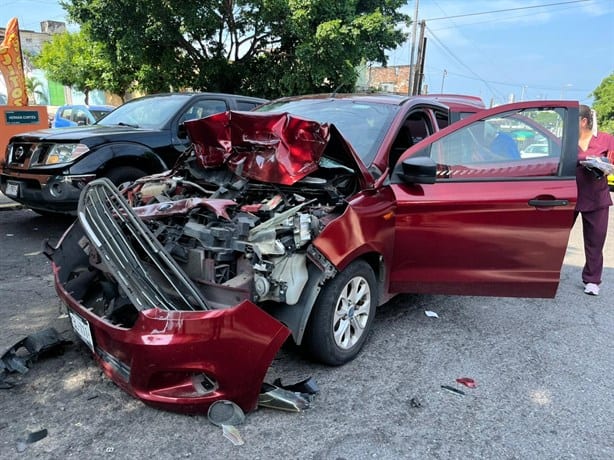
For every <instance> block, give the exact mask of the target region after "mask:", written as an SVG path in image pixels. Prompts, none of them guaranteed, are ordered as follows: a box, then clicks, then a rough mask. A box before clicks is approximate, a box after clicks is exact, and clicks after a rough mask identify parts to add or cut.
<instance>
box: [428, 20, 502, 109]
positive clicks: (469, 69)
mask: <svg viewBox="0 0 614 460" xmlns="http://www.w3.org/2000/svg"><path fill="white" fill-rule="evenodd" d="M426 29H427V30H428V31H429V33H430V34H431V38H432V39H433V40H435V42H436V43H437V44H438V45H439V46H440V47H441V48H443V49H444V50H445V51H446V52H447V53H448V54H449V55H450V56H451V57H452V58H453V59H454V60H455V61H456V62H458V63H459V64H460V65H461V66H463V67H464V68H465V69H466V70H467V71H468V72H469V73H471V74H472V75H473V76H475V78H476V79H478V80H479V81H481V82H482V83H484V85H485V86H486V87H487V88H488V89H489V90H490V92H491V93H492V94H497V95H498V96H499V97H501V98H502V99H505V96H504V95H503V94H502V93H500V92H499V91H497V90H495V89H494V88H492V87H491V86H490V85H489V83H488V81H487V80H485V79H484V78H482V77H480V76H479V75H478V74H477V73H476V72H475V71H474V70H473V69H472V68H471V67H469V66H468V65H467V64H465V63H464V62H463V61H461V60H460V58H458V57H457V56H456V55H455V54H454V53H453V52H452V51H451V50H450V48H448V47H447V46H446V45H444V44H443V42H442V41H441V40H439V38H437V36H436V35H435V34H434V33H433V31H432V30H431V29H430V28H429V26H426Z"/></svg>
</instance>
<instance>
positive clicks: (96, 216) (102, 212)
mask: <svg viewBox="0 0 614 460" xmlns="http://www.w3.org/2000/svg"><path fill="white" fill-rule="evenodd" d="M78 215H79V221H80V223H81V226H82V227H83V230H84V231H85V233H86V235H87V236H88V237H89V239H90V242H91V243H92V244H93V245H94V246H95V247H96V249H97V251H98V254H99V255H100V257H101V259H102V261H103V263H104V264H105V265H106V266H107V267H108V269H109V270H110V272H111V273H112V274H113V276H114V277H115V279H116V281H117V283H118V284H119V285H120V286H121V288H122V289H123V290H124V292H125V293H126V295H127V296H128V298H129V299H130V300H131V301H132V303H133V305H134V306H135V308H137V309H138V310H145V309H149V308H161V309H163V310H208V307H207V305H206V302H205V300H204V299H203V297H202V295H201V294H200V292H199V291H198V288H197V287H196V286H195V285H194V284H193V283H192V281H191V280H190V279H189V278H188V277H187V275H186V274H185V273H184V272H183V271H182V270H181V268H180V267H179V266H178V265H177V263H176V262H175V260H174V259H173V258H172V257H171V256H170V255H169V254H168V253H167V251H166V250H165V249H164V247H163V246H162V244H161V243H160V242H159V241H158V240H157V239H156V238H155V237H154V236H153V234H152V233H151V232H150V231H149V229H148V228H147V227H146V226H145V224H144V223H143V222H142V221H141V220H140V219H139V218H138V217H137V216H136V214H135V213H134V212H133V211H132V209H131V208H130V206H129V205H128V203H127V202H126V200H124V198H123V197H122V196H121V195H120V193H119V192H118V190H117V189H116V188H115V186H114V185H113V184H112V183H111V181H109V180H108V179H105V178H101V179H97V180H95V181H92V182H90V183H89V184H88V185H87V186H86V187H85V188H84V190H83V192H82V193H81V196H80V198H79V207H78Z"/></svg>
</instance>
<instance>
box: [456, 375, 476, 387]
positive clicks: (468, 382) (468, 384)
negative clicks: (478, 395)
mask: <svg viewBox="0 0 614 460" xmlns="http://www.w3.org/2000/svg"><path fill="white" fill-rule="evenodd" d="M456 381H457V382H458V383H460V384H461V385H465V386H466V387H469V388H475V387H476V383H475V380H473V379H472V378H469V377H461V378H458V379H456Z"/></svg>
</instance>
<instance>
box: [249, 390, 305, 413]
mask: <svg viewBox="0 0 614 460" xmlns="http://www.w3.org/2000/svg"><path fill="white" fill-rule="evenodd" d="M258 405H259V406H262V407H268V408H270V409H279V410H286V411H290V412H301V411H302V410H305V409H308V408H309V400H308V399H307V398H306V397H304V396H303V395H301V394H300V393H295V392H292V391H288V390H285V389H283V388H280V387H277V386H275V385H271V384H269V383H263V384H262V390H261V392H260V395H259V396H258Z"/></svg>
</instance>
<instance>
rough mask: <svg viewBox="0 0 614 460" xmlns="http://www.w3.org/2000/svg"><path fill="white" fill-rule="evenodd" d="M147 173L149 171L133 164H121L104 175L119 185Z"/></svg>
mask: <svg viewBox="0 0 614 460" xmlns="http://www.w3.org/2000/svg"><path fill="white" fill-rule="evenodd" d="M146 175H147V173H146V172H145V171H142V170H140V169H139V168H134V167H132V166H120V167H118V168H113V169H111V170H109V171H108V172H107V173H106V174H105V175H104V177H106V178H107V179H109V180H110V181H111V182H113V184H114V185H116V186H119V185H121V184H123V183H124V182H132V181H134V180H136V179H138V178H139V177H143V176H146Z"/></svg>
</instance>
